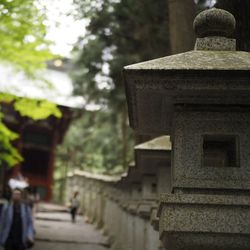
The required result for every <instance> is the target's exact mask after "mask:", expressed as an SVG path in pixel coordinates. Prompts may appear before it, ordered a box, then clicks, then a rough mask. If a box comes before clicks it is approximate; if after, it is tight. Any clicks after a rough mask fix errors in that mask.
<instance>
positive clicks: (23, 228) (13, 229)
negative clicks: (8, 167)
mask: <svg viewBox="0 0 250 250" xmlns="http://www.w3.org/2000/svg"><path fill="white" fill-rule="evenodd" d="M0 244H1V245H2V246H4V248H5V250H26V249H27V248H28V247H31V246H32V245H33V244H34V228H33V221H32V215H31V211H30V208H29V207H28V206H27V205H26V204H24V203H23V202H22V191H21V190H19V189H15V190H14V191H13V193H12V200H11V202H10V203H9V204H7V205H5V206H4V207H3V209H2V212H1V217H0Z"/></svg>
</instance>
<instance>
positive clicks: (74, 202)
mask: <svg viewBox="0 0 250 250" xmlns="http://www.w3.org/2000/svg"><path fill="white" fill-rule="evenodd" d="M77 197H78V192H77V191H76V192H75V193H74V195H73V197H72V198H71V200H70V214H71V220H72V222H73V223H75V222H76V215H77V210H78V208H79V205H80V203H79V200H78V198H77Z"/></svg>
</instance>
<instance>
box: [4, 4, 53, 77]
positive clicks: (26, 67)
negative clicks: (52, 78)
mask: <svg viewBox="0 0 250 250" xmlns="http://www.w3.org/2000/svg"><path fill="white" fill-rule="evenodd" d="M44 20H45V15H44V12H43V10H42V8H41V6H39V1H38V0H37V1H34V0H1V1H0V48H1V50H0V60H1V61H3V62H7V63H11V65H14V66H15V67H16V68H17V69H18V70H22V71H24V72H25V73H27V74H28V75H33V73H34V71H35V70H37V69H41V68H44V67H45V61H46V60H48V59H50V58H51V53H50V52H49V49H48V45H49V42H48V41H46V40H45V39H44V37H45V33H46V27H45V25H44Z"/></svg>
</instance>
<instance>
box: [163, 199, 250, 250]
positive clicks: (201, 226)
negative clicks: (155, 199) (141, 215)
mask: <svg viewBox="0 0 250 250" xmlns="http://www.w3.org/2000/svg"><path fill="white" fill-rule="evenodd" d="M159 214H160V216H161V219H160V236H161V238H162V239H163V241H164V242H165V245H166V246H168V249H171V250H182V249H183V250H184V249H185V250H191V249H192V250H201V249H204V250H213V249H214V250H247V249H249V246H250V227H249V220H250V198H249V196H247V197H244V196H238V197H236V196H225V195H217V196H216V195H171V194H170V195H162V196H161V207H160V210H159Z"/></svg>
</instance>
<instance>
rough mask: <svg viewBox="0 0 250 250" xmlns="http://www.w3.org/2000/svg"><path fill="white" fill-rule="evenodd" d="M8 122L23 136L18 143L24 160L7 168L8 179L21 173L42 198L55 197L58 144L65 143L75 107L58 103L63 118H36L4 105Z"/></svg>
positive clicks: (6, 177)
mask: <svg viewBox="0 0 250 250" xmlns="http://www.w3.org/2000/svg"><path fill="white" fill-rule="evenodd" d="M1 107H2V110H3V111H4V114H5V118H4V123H5V124H6V125H7V127H9V128H10V129H11V130H13V131H15V132H16V133H18V134H19V135H20V137H19V139H18V140H17V141H16V146H17V148H18V149H19V151H20V153H21V154H22V156H23V158H24V160H23V162H21V163H20V164H19V165H17V166H15V167H14V168H11V169H8V168H5V173H4V178H3V179H4V182H5V184H6V183H7V181H8V179H9V178H10V177H11V176H15V175H17V174H18V173H21V174H22V175H23V176H24V177H25V178H27V180H28V183H29V185H30V187H32V188H35V189H36V190H37V192H38V193H39V195H40V198H41V200H44V201H49V200H51V199H52V185H53V170H54V162H55V153H56V147H57V145H58V144H60V143H62V141H63V138H64V135H65V133H66V131H67V129H68V127H69V124H70V122H71V119H72V114H73V111H72V108H69V107H66V106H58V108H59V109H60V110H61V113H62V117H61V118H60V119H59V118H56V117H54V116H50V117H49V118H48V119H46V120H39V121H34V120H32V119H29V118H27V117H22V116H20V115H19V114H18V113H17V112H16V111H15V110H14V109H13V107H12V105H1Z"/></svg>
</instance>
